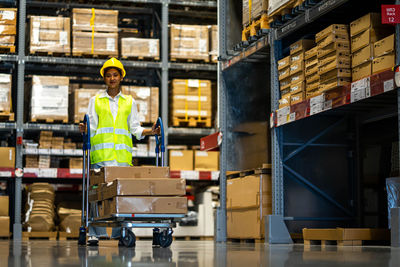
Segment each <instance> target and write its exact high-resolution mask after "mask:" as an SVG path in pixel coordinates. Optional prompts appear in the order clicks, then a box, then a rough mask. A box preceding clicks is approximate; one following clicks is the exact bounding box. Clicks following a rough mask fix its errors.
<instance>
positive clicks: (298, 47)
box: [290, 39, 315, 55]
mask: <svg viewBox="0 0 400 267" xmlns="http://www.w3.org/2000/svg"><path fill="white" fill-rule="evenodd" d="M314 46H315V42H314V40H308V39H301V40H299V41H297V42H295V43H293V44H291V45H290V54H291V55H293V54H296V53H297V52H300V51H306V50H309V49H310V48H313V47H314Z"/></svg>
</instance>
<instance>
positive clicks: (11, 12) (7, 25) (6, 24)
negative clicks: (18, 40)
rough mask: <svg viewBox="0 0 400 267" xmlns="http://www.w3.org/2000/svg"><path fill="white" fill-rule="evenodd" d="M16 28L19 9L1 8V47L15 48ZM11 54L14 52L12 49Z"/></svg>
mask: <svg viewBox="0 0 400 267" xmlns="http://www.w3.org/2000/svg"><path fill="white" fill-rule="evenodd" d="M16 28H17V9H16V8H0V46H6V47H13V46H15V35H16V32H17V29H16ZM10 52H13V51H12V50H11V49H10ZM10 102H11V101H10Z"/></svg>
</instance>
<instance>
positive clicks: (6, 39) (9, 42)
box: [0, 35, 15, 46]
mask: <svg viewBox="0 0 400 267" xmlns="http://www.w3.org/2000/svg"><path fill="white" fill-rule="evenodd" d="M14 44H15V35H0V45H1V46H13V45H14Z"/></svg>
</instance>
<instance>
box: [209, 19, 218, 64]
mask: <svg viewBox="0 0 400 267" xmlns="http://www.w3.org/2000/svg"><path fill="white" fill-rule="evenodd" d="M209 32H210V34H209V38H210V53H209V54H210V59H211V62H214V63H217V62H218V38H219V36H218V25H212V26H211V27H210V28H209Z"/></svg>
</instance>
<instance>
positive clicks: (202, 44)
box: [170, 24, 209, 62]
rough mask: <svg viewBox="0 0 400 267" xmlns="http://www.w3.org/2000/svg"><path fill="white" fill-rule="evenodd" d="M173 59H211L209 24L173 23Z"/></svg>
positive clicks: (171, 50)
mask: <svg viewBox="0 0 400 267" xmlns="http://www.w3.org/2000/svg"><path fill="white" fill-rule="evenodd" d="M170 40H171V44H170V46H171V49H170V56H171V58H172V59H194V60H203V61H205V62H208V61H209V54H208V53H209V38H208V26H201V25H178V24H171V38H170Z"/></svg>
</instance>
